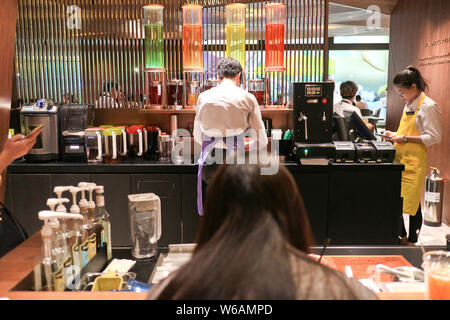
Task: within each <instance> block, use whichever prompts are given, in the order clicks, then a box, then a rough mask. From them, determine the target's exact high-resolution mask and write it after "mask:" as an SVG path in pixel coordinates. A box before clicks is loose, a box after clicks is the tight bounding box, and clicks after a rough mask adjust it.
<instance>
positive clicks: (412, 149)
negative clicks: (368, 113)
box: [385, 67, 442, 245]
mask: <svg viewBox="0 0 450 320" xmlns="http://www.w3.org/2000/svg"><path fill="white" fill-rule="evenodd" d="M393 83H394V89H395V91H396V92H397V94H398V95H399V96H400V97H401V98H402V100H404V101H405V102H406V106H405V108H404V110H403V114H402V118H401V120H400V125H399V127H398V130H397V132H395V133H393V132H390V131H386V133H385V134H386V135H388V136H391V137H392V138H391V139H390V141H392V142H394V146H395V148H396V155H395V161H396V162H399V163H401V164H403V165H404V166H405V170H404V171H403V172H402V190H401V195H402V198H403V213H407V214H408V215H409V234H408V237H406V235H407V233H406V229H405V225H404V223H403V224H402V232H401V235H400V236H401V243H402V244H406V245H414V243H415V242H417V235H418V231H420V229H421V227H422V211H421V208H420V199H421V196H422V191H423V186H424V183H425V175H426V171H427V167H428V157H427V147H429V146H431V145H433V144H435V143H439V142H440V141H441V136H442V122H441V111H440V109H439V106H438V105H437V104H436V102H434V101H433V100H432V99H430V98H429V97H427V96H426V94H425V92H424V91H425V89H426V88H427V87H428V85H427V83H426V82H425V80H424V79H423V77H422V75H421V74H420V71H419V70H417V69H416V68H414V67H408V68H406V69H405V70H403V71H401V72H400V73H398V74H397V75H396V76H395V77H394V80H393Z"/></svg>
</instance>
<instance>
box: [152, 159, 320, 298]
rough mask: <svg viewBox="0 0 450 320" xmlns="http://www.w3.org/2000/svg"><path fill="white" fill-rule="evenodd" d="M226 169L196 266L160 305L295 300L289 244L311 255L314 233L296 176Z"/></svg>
mask: <svg viewBox="0 0 450 320" xmlns="http://www.w3.org/2000/svg"><path fill="white" fill-rule="evenodd" d="M260 169H261V168H260V166H258V165H223V166H221V168H220V169H219V170H218V172H217V173H216V177H215V179H214V181H213V183H212V184H211V186H210V187H209V189H208V193H207V199H206V203H205V215H204V217H203V220H202V223H201V226H200V229H199V233H198V235H197V248H196V250H195V253H194V255H193V258H192V260H191V261H190V262H189V263H187V264H186V265H185V266H184V267H182V268H181V269H180V270H179V272H178V273H177V274H176V276H175V277H174V278H173V279H172V281H171V282H170V284H168V286H167V287H166V288H165V289H164V290H163V292H162V293H161V295H160V297H159V298H160V299H295V297H296V289H295V284H294V283H293V280H292V272H291V269H290V265H289V255H288V252H287V250H286V244H287V243H289V244H291V245H292V246H294V247H296V248H298V249H299V250H302V251H304V252H308V251H309V247H310V246H311V245H312V241H313V240H312V232H311V229H310V226H309V221H308V218H307V215H306V210H305V208H304V205H303V201H302V198H301V196H300V193H299V191H298V188H297V185H296V183H295V181H294V179H293V177H292V175H291V174H290V173H289V171H287V169H286V168H284V167H280V170H279V172H278V173H277V174H275V175H272V176H270V175H261V173H260V172H261V171H260Z"/></svg>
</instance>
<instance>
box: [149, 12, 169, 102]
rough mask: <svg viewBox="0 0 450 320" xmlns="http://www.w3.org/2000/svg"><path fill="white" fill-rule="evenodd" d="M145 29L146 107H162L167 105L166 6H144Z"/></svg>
mask: <svg viewBox="0 0 450 320" xmlns="http://www.w3.org/2000/svg"><path fill="white" fill-rule="evenodd" d="M143 10H144V17H143V23H144V30H145V45H144V50H145V88H146V98H145V107H146V108H147V109H162V108H163V107H164V106H166V105H167V74H166V69H165V67H164V30H163V29H164V24H163V16H164V6H163V5H160V4H151V5H147V6H144V7H143Z"/></svg>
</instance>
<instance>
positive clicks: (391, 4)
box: [330, 0, 399, 15]
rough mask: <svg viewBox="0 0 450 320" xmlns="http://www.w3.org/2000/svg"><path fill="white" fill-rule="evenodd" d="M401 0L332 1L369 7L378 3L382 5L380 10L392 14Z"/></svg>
mask: <svg viewBox="0 0 450 320" xmlns="http://www.w3.org/2000/svg"><path fill="white" fill-rule="evenodd" d="M398 1H399V0H377V1H374V0H330V2H333V3H337V4H342V5H346V6H351V7H356V8H361V9H367V8H368V7H369V6H371V5H374V4H375V5H377V6H379V7H380V11H381V12H382V13H384V14H389V15H390V14H391V13H392V11H393V10H394V8H395V7H396V6H397V3H398Z"/></svg>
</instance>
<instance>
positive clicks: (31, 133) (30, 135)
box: [24, 124, 44, 139]
mask: <svg viewBox="0 0 450 320" xmlns="http://www.w3.org/2000/svg"><path fill="white" fill-rule="evenodd" d="M42 128H44V125H43V124H40V125H38V126H37V127H36V128H34V129H33V130H32V131H31V132H30V133H29V134H27V135H26V137H25V138H24V139H27V138H30V137H32V136H33V135H34V134H35V133H36V132H38V131H39V130H41V129H42Z"/></svg>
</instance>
